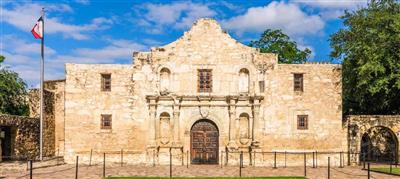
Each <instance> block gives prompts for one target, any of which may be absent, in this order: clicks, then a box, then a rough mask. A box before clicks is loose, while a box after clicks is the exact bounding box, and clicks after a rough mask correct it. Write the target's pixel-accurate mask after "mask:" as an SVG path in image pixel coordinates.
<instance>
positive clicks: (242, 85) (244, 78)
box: [238, 68, 250, 93]
mask: <svg viewBox="0 0 400 179" xmlns="http://www.w3.org/2000/svg"><path fill="white" fill-rule="evenodd" d="M238 85H239V86H238V89H239V93H248V92H249V89H250V71H249V70H248V69H247V68H242V69H240V70H239V82H238Z"/></svg>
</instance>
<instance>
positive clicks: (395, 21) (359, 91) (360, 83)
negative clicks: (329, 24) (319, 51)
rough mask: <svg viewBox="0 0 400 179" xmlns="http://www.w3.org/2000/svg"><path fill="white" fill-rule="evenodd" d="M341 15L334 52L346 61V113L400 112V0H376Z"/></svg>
mask: <svg viewBox="0 0 400 179" xmlns="http://www.w3.org/2000/svg"><path fill="white" fill-rule="evenodd" d="M341 18H342V19H343V21H344V26H345V27H344V28H343V29H340V30H339V31H338V32H336V33H335V34H333V35H332V36H331V38H330V43H331V47H332V49H333V50H332V52H331V54H330V55H331V57H332V58H336V59H339V60H342V63H343V74H342V75H343V107H344V113H345V114H400V4H399V2H398V1H395V0H379V1H378V0H372V1H371V2H370V3H369V4H368V6H367V7H365V8H361V9H358V10H356V11H353V12H345V14H344V15H343V16H342V17H341Z"/></svg>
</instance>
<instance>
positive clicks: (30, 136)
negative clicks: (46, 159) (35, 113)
mask: <svg viewBox="0 0 400 179" xmlns="http://www.w3.org/2000/svg"><path fill="white" fill-rule="evenodd" d="M0 126H3V127H15V128H16V135H15V137H13V138H11V142H12V143H13V147H12V149H11V150H12V152H11V155H12V156H7V157H12V158H17V159H18V158H20V159H24V158H29V159H33V158H36V156H38V155H39V135H40V133H39V126H40V122H39V119H38V118H30V117H25V116H13V115H4V114H1V115H0ZM6 137H9V136H6ZM3 145H4V144H3ZM49 149H50V148H49V146H47V145H46V146H45V147H44V154H45V156H50V153H49Z"/></svg>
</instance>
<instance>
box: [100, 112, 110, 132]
mask: <svg viewBox="0 0 400 179" xmlns="http://www.w3.org/2000/svg"><path fill="white" fill-rule="evenodd" d="M111 126H112V118H111V114H102V115H101V129H111Z"/></svg>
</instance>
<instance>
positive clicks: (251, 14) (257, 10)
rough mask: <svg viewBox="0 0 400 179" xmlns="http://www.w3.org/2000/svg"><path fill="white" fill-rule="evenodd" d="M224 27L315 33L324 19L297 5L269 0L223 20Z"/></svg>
mask: <svg viewBox="0 0 400 179" xmlns="http://www.w3.org/2000/svg"><path fill="white" fill-rule="evenodd" d="M222 24H223V26H224V27H225V28H227V29H230V30H234V31H236V33H237V34H241V33H244V32H258V33H260V32H263V31H264V30H265V29H267V28H271V29H282V30H283V31H284V32H285V33H287V34H289V35H305V34H316V33H318V32H320V31H321V30H322V29H323V28H324V25H325V23H324V21H323V20H322V19H321V17H319V16H318V15H308V14H307V13H305V12H303V11H302V10H301V8H300V7H299V5H297V4H293V3H285V2H271V3H270V4H268V5H267V6H263V7H251V8H249V9H248V10H247V12H246V13H245V14H243V15H239V16H235V17H232V18H230V19H227V20H223V21H222Z"/></svg>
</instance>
